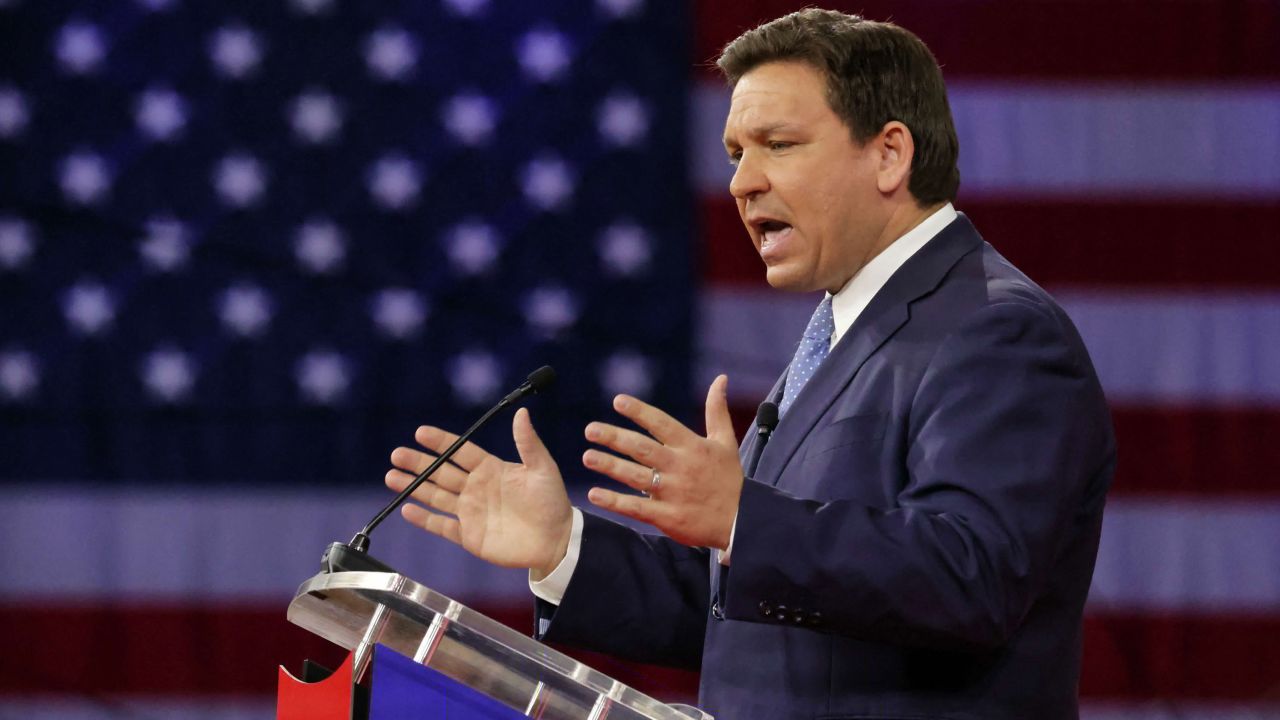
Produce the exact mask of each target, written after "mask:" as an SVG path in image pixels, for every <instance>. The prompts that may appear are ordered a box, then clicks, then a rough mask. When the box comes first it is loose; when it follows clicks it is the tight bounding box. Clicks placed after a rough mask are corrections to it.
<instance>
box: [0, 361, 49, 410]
mask: <svg viewBox="0 0 1280 720" xmlns="http://www.w3.org/2000/svg"><path fill="white" fill-rule="evenodd" d="M39 386H40V365H39V363H37V362H36V358H35V356H34V355H32V354H31V353H29V352H27V351H25V350H10V351H8V352H3V353H0V394H3V395H4V398H5V399H6V400H9V401H20V400H26V399H27V398H29V397H31V396H32V395H34V394H35V391H36V388H37V387H39Z"/></svg>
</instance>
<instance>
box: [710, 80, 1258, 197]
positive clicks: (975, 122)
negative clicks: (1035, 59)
mask: <svg viewBox="0 0 1280 720" xmlns="http://www.w3.org/2000/svg"><path fill="white" fill-rule="evenodd" d="M948 98H949V100H950V103H951V110H952V114H953V116H954V117H955V121H956V132H957V133H958V134H959V137H960V177H961V188H962V190H963V193H964V194H965V195H966V196H973V195H978V194H981V195H1001V196H1024V195H1037V196H1043V195H1067V196H1075V195H1089V194H1094V195H1101V196H1107V197H1115V196H1117V195H1129V196H1132V195H1144V196H1145V195H1151V194H1161V193H1164V194H1170V193H1172V194H1195V195H1200V196H1215V197H1219V196H1232V197H1236V196H1254V197H1256V196H1274V195H1277V194H1280V131H1277V130H1276V129H1277V128H1280V88H1277V87H1275V86H1273V85H1254V86H1239V87H1214V86H1203V87H1200V86H1187V85H1178V86H1172V87H1127V86H1119V85H1108V86H1079V85H1062V86H1026V85H1015V84H1009V85H994V84H993V85H984V84H975V83H953V84H952V85H951V87H950V90H949V93H948ZM691 102H692V108H691V114H690V140H689V142H690V145H691V149H690V172H691V173H692V175H693V181H694V186H695V187H696V188H697V189H698V190H699V191H700V192H703V193H708V194H714V195H720V194H724V193H727V192H728V188H729V179H730V178H731V177H732V175H733V168H732V167H730V165H729V163H728V161H727V160H726V155H725V151H724V145H723V140H722V136H723V133H724V120H725V115H726V114H727V113H728V110H729V91H728V90H727V89H726V88H725V87H723V86H722V85H720V84H712V83H705V82H704V83H702V84H700V85H698V86H696V87H695V88H694V91H693V93H692V94H691Z"/></svg>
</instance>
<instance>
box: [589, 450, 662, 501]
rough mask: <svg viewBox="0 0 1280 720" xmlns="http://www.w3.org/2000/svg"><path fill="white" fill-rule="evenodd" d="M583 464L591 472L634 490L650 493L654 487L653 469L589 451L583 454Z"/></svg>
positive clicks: (597, 451) (602, 453)
mask: <svg viewBox="0 0 1280 720" xmlns="http://www.w3.org/2000/svg"><path fill="white" fill-rule="evenodd" d="M582 464H583V465H585V466H586V467H587V468H588V469H589V470H594V471H596V472H598V473H600V474H602V475H608V476H609V477H611V478H613V479H614V480H617V481H618V482H620V483H622V484H623V485H626V486H627V487H629V488H631V489H633V490H639V491H640V492H648V490H649V489H650V487H651V486H652V485H653V470H652V469H650V468H647V467H645V466H643V465H640V464H637V463H633V462H631V461H630V460H624V459H622V458H620V457H617V456H615V455H610V454H609V453H605V452H600V451H599V450H588V451H586V452H585V453H583V454H582Z"/></svg>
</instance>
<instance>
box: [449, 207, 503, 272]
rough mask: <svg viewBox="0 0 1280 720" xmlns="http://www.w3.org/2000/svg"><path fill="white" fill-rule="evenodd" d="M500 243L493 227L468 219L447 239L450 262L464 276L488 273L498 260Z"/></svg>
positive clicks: (454, 228) (479, 220)
mask: <svg viewBox="0 0 1280 720" xmlns="http://www.w3.org/2000/svg"><path fill="white" fill-rule="evenodd" d="M499 244H500V241H499V239H498V233H497V231H496V230H494V229H493V226H492V225H489V224H487V223H485V222H484V221H483V220H481V219H480V218H468V219H466V220H464V221H462V222H460V223H458V224H457V225H455V226H454V227H453V229H452V230H450V231H449V233H448V235H447V236H446V239H445V252H446V253H447V254H448V256H449V262H450V263H451V264H452V265H453V267H454V268H455V269H456V270H457V271H458V272H459V273H461V274H463V275H480V274H482V273H485V272H488V271H489V270H490V269H491V268H492V267H493V263H494V261H496V260H497V259H498V249H499Z"/></svg>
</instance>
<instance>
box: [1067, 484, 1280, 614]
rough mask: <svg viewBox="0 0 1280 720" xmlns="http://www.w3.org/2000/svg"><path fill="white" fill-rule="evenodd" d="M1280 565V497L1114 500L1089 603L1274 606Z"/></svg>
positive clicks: (1217, 608)
mask: <svg viewBox="0 0 1280 720" xmlns="http://www.w3.org/2000/svg"><path fill="white" fill-rule="evenodd" d="M1138 462H1141V459H1139V460H1138ZM1276 568H1280V502H1274V501H1261V500H1250V501H1235V502H1222V501H1213V500H1209V499H1205V498H1197V499H1195V500H1189V501H1175V500H1166V501H1160V500H1142V501H1137V500H1132V499H1112V500H1111V501H1109V502H1108V503H1107V509H1106V514H1105V516H1104V518H1103V523H1102V545H1101V547H1100V548H1099V550H1098V564H1097V566H1096V568H1095V569H1094V571H1093V586H1092V587H1091V588H1090V591H1089V604H1090V606H1091V607H1092V608H1093V609H1100V610H1101V609H1105V610H1160V611H1192V612H1210V613H1212V612H1252V611H1260V612H1276V611H1280V573H1277V572H1276Z"/></svg>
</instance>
